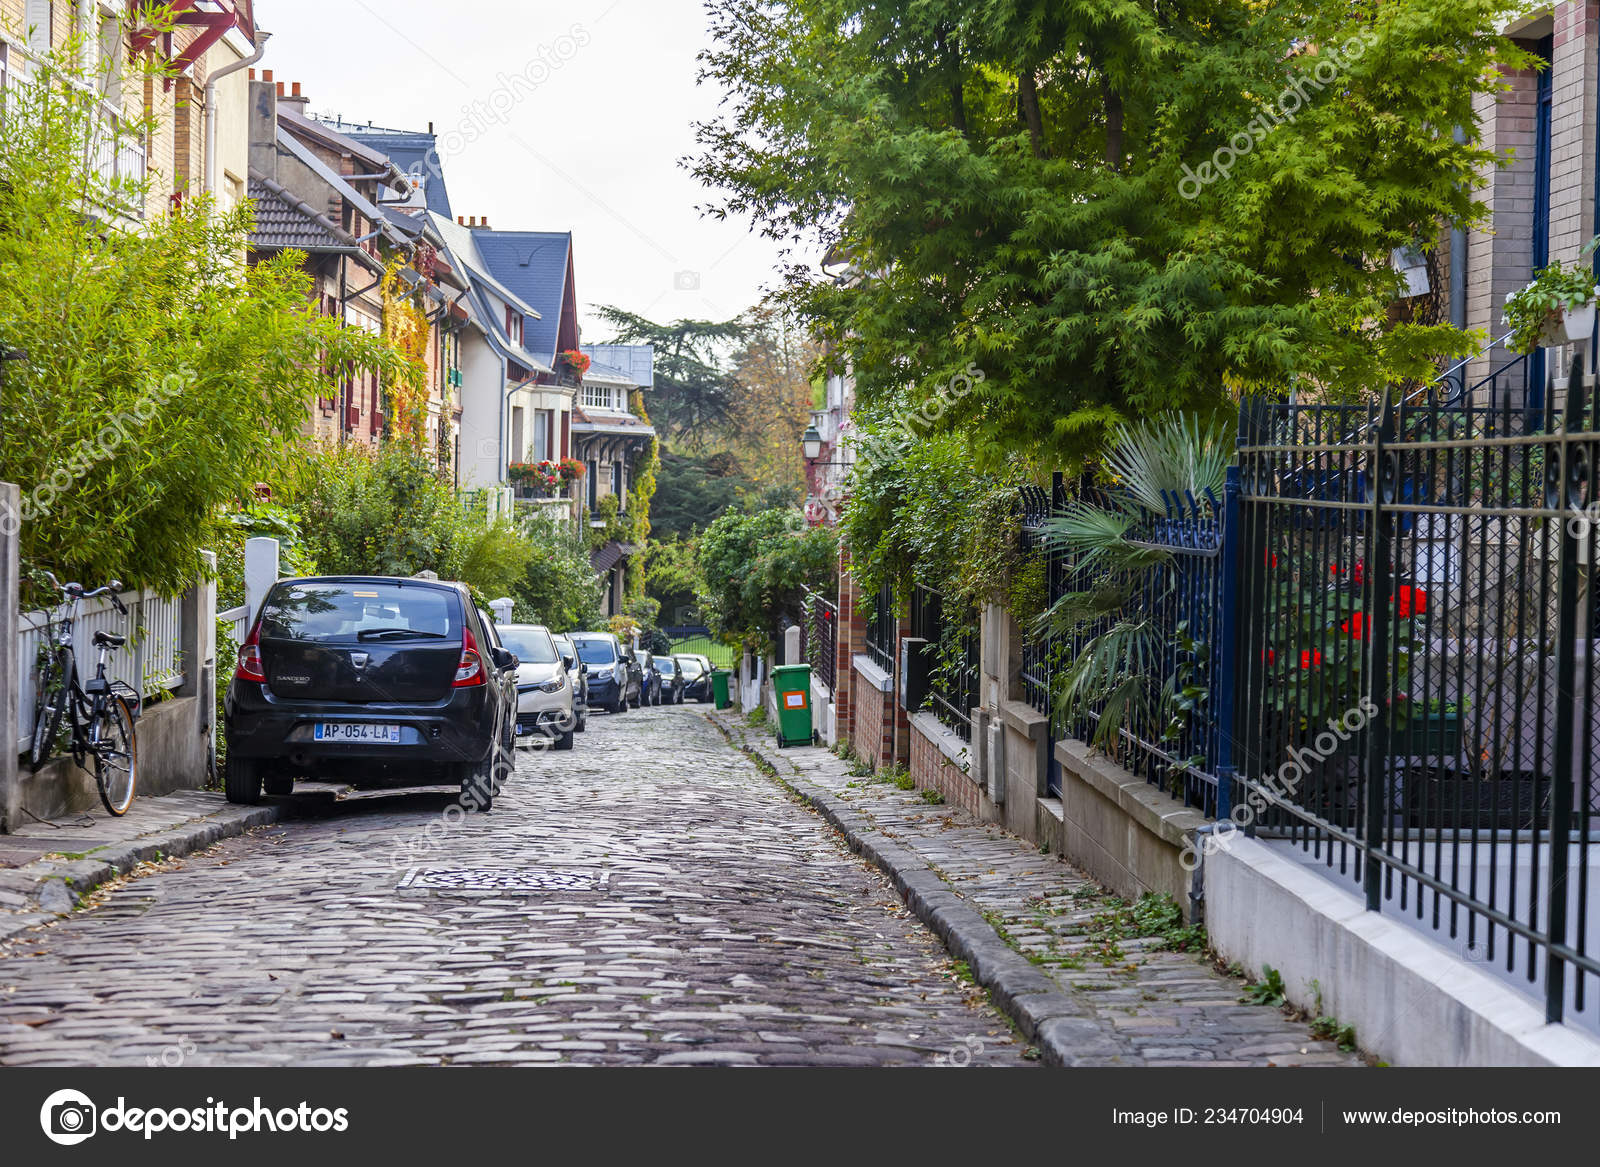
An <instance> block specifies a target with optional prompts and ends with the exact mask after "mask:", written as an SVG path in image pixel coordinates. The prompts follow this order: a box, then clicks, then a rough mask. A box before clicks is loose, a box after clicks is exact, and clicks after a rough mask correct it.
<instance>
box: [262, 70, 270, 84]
mask: <svg viewBox="0 0 1600 1167" xmlns="http://www.w3.org/2000/svg"><path fill="white" fill-rule="evenodd" d="M261 80H263V81H265V82H267V83H268V84H270V83H271V82H272V70H271V69H263V70H262V72H261Z"/></svg>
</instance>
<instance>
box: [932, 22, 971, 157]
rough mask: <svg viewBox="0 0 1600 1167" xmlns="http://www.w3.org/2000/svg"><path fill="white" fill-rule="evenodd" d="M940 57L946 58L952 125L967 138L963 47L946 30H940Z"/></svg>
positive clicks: (945, 65)
mask: <svg viewBox="0 0 1600 1167" xmlns="http://www.w3.org/2000/svg"><path fill="white" fill-rule="evenodd" d="M939 55H940V56H941V57H943V58H944V67H945V72H946V75H947V84H948V86H949V93H950V124H951V125H952V126H954V127H955V128H956V129H957V130H958V131H959V132H960V134H961V136H962V137H963V138H965V137H966V136H967V95H966V91H965V89H964V87H963V86H962V84H961V46H960V45H958V44H956V42H955V41H954V40H953V39H952V38H951V37H950V35H949V33H948V32H947V31H946V30H945V29H942V28H941V29H940V30H939Z"/></svg>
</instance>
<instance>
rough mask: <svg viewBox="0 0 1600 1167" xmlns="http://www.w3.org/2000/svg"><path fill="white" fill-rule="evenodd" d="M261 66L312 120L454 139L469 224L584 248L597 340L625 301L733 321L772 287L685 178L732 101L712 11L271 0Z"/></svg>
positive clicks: (548, 3)
mask: <svg viewBox="0 0 1600 1167" xmlns="http://www.w3.org/2000/svg"><path fill="white" fill-rule="evenodd" d="M256 17H257V20H258V21H259V22H260V24H261V27H263V28H265V29H267V30H269V31H270V32H271V33H272V34H273V35H272V40H271V42H270V43H269V44H268V46H267V53H266V57H265V58H264V59H263V60H262V62H261V64H260V65H259V66H258V68H262V69H271V70H273V73H274V77H275V79H276V80H278V81H284V82H294V81H299V82H300V83H301V85H302V87H303V92H304V93H305V94H306V95H307V96H308V97H309V98H310V99H311V104H310V106H309V109H310V111H311V112H312V113H313V114H319V115H320V114H338V115H339V116H340V117H342V118H344V119H345V120H346V121H350V122H359V123H362V124H366V123H372V124H374V125H379V126H387V127H390V128H394V129H426V128H427V126H428V123H429V122H432V123H433V126H434V131H435V133H436V134H437V135H438V136H439V138H440V151H441V155H442V156H443V163H444V167H443V169H444V173H445V178H446V181H447V183H448V185H449V189H450V201H451V204H452V207H453V209H454V211H455V213H456V214H457V215H468V216H471V215H477V216H480V217H482V216H487V217H488V220H489V222H490V224H491V225H492V226H495V227H503V228H509V229H521V230H536V231H562V230H571V231H572V232H573V235H574V243H573V246H574V254H575V258H576V264H577V289H578V300H579V302H580V305H581V307H582V310H583V326H584V327H583V335H584V339H585V340H586V341H603V340H607V339H609V336H608V334H607V331H606V328H605V326H604V325H602V324H600V323H599V322H598V321H597V320H596V318H595V317H594V315H593V309H594V307H595V306H596V305H598V304H616V305H619V306H621V307H623V308H626V309H628V310H630V311H633V312H638V313H640V314H641V315H644V316H647V317H650V318H651V319H654V320H671V319H679V318H683V317H698V318H710V319H722V318H726V317H730V316H734V315H736V314H738V313H739V312H741V311H743V310H744V309H745V308H747V307H749V306H750V305H751V304H752V303H754V302H755V301H756V300H757V299H758V298H759V296H760V294H761V290H762V289H763V288H764V287H767V286H770V285H772V284H773V283H774V282H775V278H776V277H775V267H776V263H777V248H776V246H775V245H774V244H773V243H771V242H770V241H768V240H765V239H762V238H760V237H759V236H756V235H753V234H751V233H750V231H749V224H748V223H747V222H733V221H731V220H730V221H728V222H718V221H716V220H714V219H703V218H701V217H700V215H699V214H698V213H697V211H696V209H695V208H696V207H697V206H698V205H699V204H701V203H703V202H705V201H707V200H706V193H707V192H705V191H704V190H703V189H702V188H701V187H700V185H699V184H698V183H697V182H696V181H695V180H694V178H693V177H692V176H691V175H689V173H688V172H687V171H685V170H683V169H682V168H681V167H680V166H679V165H678V159H679V158H681V157H682V156H683V155H685V154H687V153H689V152H690V151H691V150H692V149H693V147H694V134H693V130H692V128H691V123H693V122H694V121H695V120H697V119H702V118H705V117H708V116H710V115H711V113H712V112H713V111H714V109H715V108H716V103H717V99H718V97H719V93H718V92H717V91H716V90H714V89H710V88H706V87H699V86H696V84H695V73H696V62H695V53H696V52H698V51H699V50H700V49H701V48H703V47H705V45H706V44H707V42H708V36H707V33H706V22H705V13H704V12H703V10H702V9H701V5H700V0H565V2H562V3H555V2H552V0H452V2H451V3H448V4H443V5H441V4H440V3H439V2H438V0H260V2H259V3H257V5H256Z"/></svg>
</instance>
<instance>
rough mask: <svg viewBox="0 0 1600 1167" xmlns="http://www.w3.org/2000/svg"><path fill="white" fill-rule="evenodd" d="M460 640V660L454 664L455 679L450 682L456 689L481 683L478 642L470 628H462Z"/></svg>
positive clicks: (481, 661)
mask: <svg viewBox="0 0 1600 1167" xmlns="http://www.w3.org/2000/svg"><path fill="white" fill-rule="evenodd" d="M461 640H462V644H461V660H460V661H459V662H457V664H456V679H455V680H454V681H453V682H452V684H453V686H454V687H455V688H457V689H464V688H466V687H467V686H468V685H482V684H483V683H484V676H483V658H482V657H480V656H479V655H478V642H477V640H475V639H474V638H473V635H472V629H470V628H462V630H461Z"/></svg>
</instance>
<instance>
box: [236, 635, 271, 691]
mask: <svg viewBox="0 0 1600 1167" xmlns="http://www.w3.org/2000/svg"><path fill="white" fill-rule="evenodd" d="M233 676H234V679H235V680H238V681H256V682H260V683H265V682H266V679H267V670H266V668H265V667H264V666H263V665H262V663H261V630H260V628H259V626H258V627H256V628H252V629H250V635H249V636H247V637H245V641H244V643H243V644H241V645H240V646H239V666H238V667H237V668H236V669H234V670H233Z"/></svg>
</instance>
